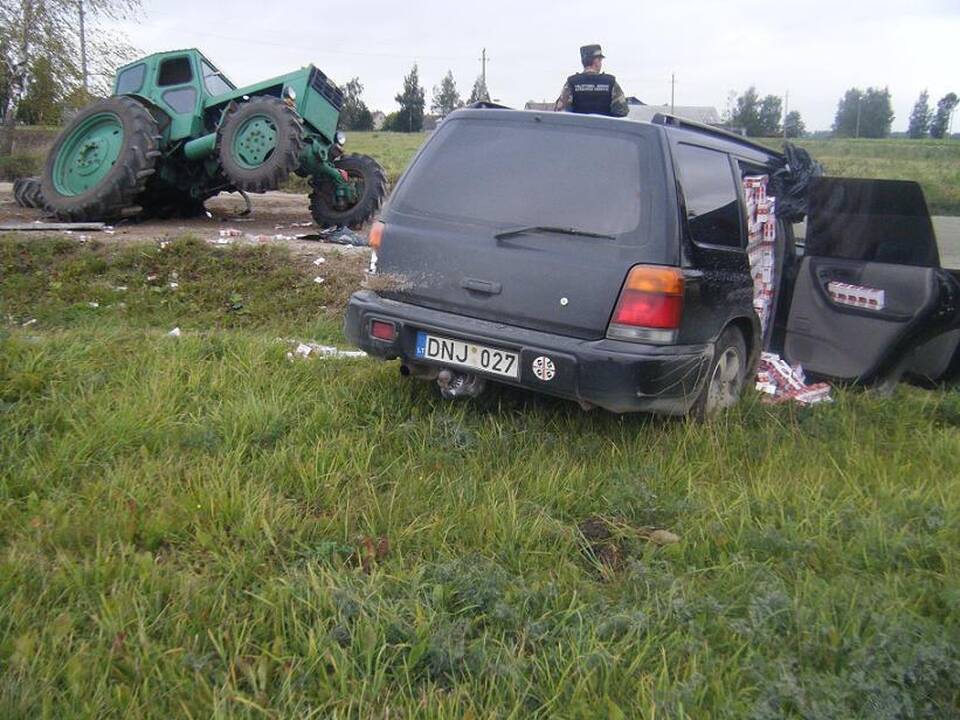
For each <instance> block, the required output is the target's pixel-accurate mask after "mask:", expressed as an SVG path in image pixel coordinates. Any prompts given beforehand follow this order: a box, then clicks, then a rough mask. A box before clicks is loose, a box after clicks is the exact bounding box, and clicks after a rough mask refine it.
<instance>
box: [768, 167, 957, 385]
mask: <svg viewBox="0 0 960 720" xmlns="http://www.w3.org/2000/svg"><path fill="white" fill-rule="evenodd" d="M958 327H960V283H958V281H957V278H956V277H955V276H954V275H953V274H952V273H949V272H947V271H945V270H943V269H942V268H941V267H940V258H939V253H938V251H937V244H936V238H935V236H934V231H933V226H932V223H931V222H930V216H929V213H928V211H927V205H926V201H925V200H924V197H923V192H922V190H921V189H920V186H919V185H918V184H917V183H913V182H905V181H893V180H860V179H841V178H827V177H824V178H816V179H814V180H813V181H812V182H811V185H810V188H809V196H808V219H807V238H806V245H805V251H804V256H803V257H802V259H801V262H800V265H799V270H798V272H797V276H796V278H795V282H794V285H793V294H792V299H791V304H790V313H789V318H788V321H787V330H786V337H785V342H784V355H785V356H786V358H787V360H789V361H790V362H792V363H800V364H801V365H802V366H803V367H804V369H805V370H807V371H809V372H812V373H814V374H816V375H818V376H823V377H828V378H832V379H836V380H841V381H857V382H873V381H882V380H887V379H895V378H897V377H899V376H900V375H901V374H902V373H904V372H905V371H907V370H908V369H909V366H910V365H911V363H915V362H916V357H915V352H916V350H917V348H919V347H921V346H926V347H928V348H930V350H929V352H939V353H948V352H951V353H952V352H953V351H954V350H955V348H953V345H952V344H951V343H944V342H940V343H936V342H934V343H930V342H929V341H930V340H931V339H933V338H936V337H938V336H941V335H943V334H944V333H948V332H949V331H951V330H954V329H956V328H958Z"/></svg>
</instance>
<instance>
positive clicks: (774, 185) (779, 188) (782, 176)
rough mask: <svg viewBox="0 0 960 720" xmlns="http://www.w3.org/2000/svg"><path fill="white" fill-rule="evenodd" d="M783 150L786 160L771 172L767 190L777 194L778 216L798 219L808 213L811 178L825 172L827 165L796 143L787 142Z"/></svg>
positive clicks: (788, 219) (786, 218)
mask: <svg viewBox="0 0 960 720" xmlns="http://www.w3.org/2000/svg"><path fill="white" fill-rule="evenodd" d="M783 154H784V157H785V159H786V162H785V163H783V164H782V165H780V166H779V167H774V169H772V171H771V172H770V185H769V186H768V188H767V193H768V194H770V195H772V196H773V197H775V198H777V216H778V217H780V218H782V219H783V220H785V221H786V222H789V223H798V222H802V221H803V219H804V218H805V217H806V215H807V190H808V187H809V185H810V180H811V179H812V178H815V177H820V176H821V175H823V165H821V164H820V163H818V162H817V161H816V160H814V159H813V157H812V156H811V155H810V153H809V152H807V151H806V150H804V149H803V148H801V147H797V146H796V145H794V144H793V143H786V144H785V145H784V146H783Z"/></svg>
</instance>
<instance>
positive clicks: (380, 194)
mask: <svg viewBox="0 0 960 720" xmlns="http://www.w3.org/2000/svg"><path fill="white" fill-rule="evenodd" d="M334 165H336V166H337V167H338V168H340V167H342V168H345V169H348V168H351V167H353V168H356V169H359V171H360V172H361V174H363V176H364V180H365V184H364V192H363V196H362V197H361V198H360V200H358V201H357V204H356V205H354V206H353V207H352V208H350V209H349V210H345V211H342V210H336V209H335V208H333V207H331V205H330V204H329V202H328V199H329V197H330V187H329V184H328V183H326V182H324V181H323V180H321V181H319V182H311V187H312V188H313V190H312V191H311V193H310V213H311V214H312V215H313V220H314V222H316V223H317V225H320V226H321V227H329V226H330V225H341V226H346V227H349V228H351V229H353V230H357V229H359V228H360V227H362V226H363V224H364V223H366V222H367V221H368V220H370V219H371V218H373V216H374V215H376V214H377V212H378V211H379V210H380V208H381V206H382V205H383V200H384V198H385V197H386V195H387V173H386V171H385V170H384V169H383V166H382V165H381V164H380V163H378V162H377V161H376V160H374V159H373V158H372V157H370V156H369V155H358V154H355V153H352V154H349V155H341V156H340V157H339V158H337V159H336V161H334Z"/></svg>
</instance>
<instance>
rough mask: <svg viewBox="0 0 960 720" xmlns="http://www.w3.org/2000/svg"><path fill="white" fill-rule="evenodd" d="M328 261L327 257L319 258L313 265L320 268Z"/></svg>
mask: <svg viewBox="0 0 960 720" xmlns="http://www.w3.org/2000/svg"><path fill="white" fill-rule="evenodd" d="M326 261H327V259H326V258H325V257H318V258H317V259H316V260H314V261H313V264H314V265H316V266H317V267H320V266H321V265H323V264H324V263H325V262H326Z"/></svg>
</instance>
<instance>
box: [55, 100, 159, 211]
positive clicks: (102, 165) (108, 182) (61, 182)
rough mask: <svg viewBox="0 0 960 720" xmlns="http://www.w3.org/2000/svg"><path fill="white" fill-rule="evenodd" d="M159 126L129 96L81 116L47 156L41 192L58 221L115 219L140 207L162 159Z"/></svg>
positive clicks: (100, 104)
mask: <svg viewBox="0 0 960 720" xmlns="http://www.w3.org/2000/svg"><path fill="white" fill-rule="evenodd" d="M159 142H160V132H159V130H158V127H157V121H156V120H155V119H154V117H153V116H152V115H151V114H150V113H149V112H148V111H147V109H146V108H145V107H144V106H143V105H141V104H140V103H139V102H137V101H136V100H134V99H133V98H129V97H122V96H121V97H110V98H106V99H104V100H99V101H98V102H95V103H93V104H92V105H90V106H89V107H87V108H85V109H84V110H82V111H80V112H79V113H78V114H77V115H76V116H75V117H74V118H73V120H71V121H70V124H69V125H67V127H66V128H65V129H64V130H63V132H62V133H60V137H58V138H57V140H56V142H55V143H54V144H53V148H52V149H51V150H50V154H49V155H48V156H47V162H46V165H45V167H44V169H43V179H42V181H41V192H42V194H43V200H44V202H45V203H46V205H47V207H48V208H49V209H50V210H51V211H52V212H53V214H54V215H56V216H57V218H58V219H60V220H67V221H75V222H86V221H91V220H111V219H114V218H118V217H121V216H122V215H124V214H125V211H129V210H131V209H132V208H133V207H136V206H137V205H138V204H139V203H138V196H139V195H140V193H142V192H143V189H144V187H145V186H146V183H147V178H149V177H150V176H151V175H153V173H154V172H155V167H154V166H155V165H156V162H157V158H158V157H159V156H160V150H159V149H158V144H159Z"/></svg>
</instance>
